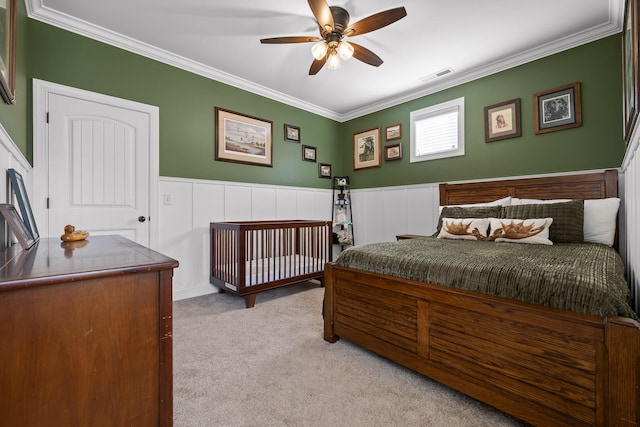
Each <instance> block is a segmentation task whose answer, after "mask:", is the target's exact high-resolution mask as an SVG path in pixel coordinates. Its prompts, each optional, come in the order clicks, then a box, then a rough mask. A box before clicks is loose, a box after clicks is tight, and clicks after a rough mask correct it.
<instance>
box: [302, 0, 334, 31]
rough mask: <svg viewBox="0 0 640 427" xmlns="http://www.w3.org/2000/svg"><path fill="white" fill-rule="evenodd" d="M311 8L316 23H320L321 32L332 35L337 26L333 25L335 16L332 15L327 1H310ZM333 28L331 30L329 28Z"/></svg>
mask: <svg viewBox="0 0 640 427" xmlns="http://www.w3.org/2000/svg"><path fill="white" fill-rule="evenodd" d="M308 1H309V7H310V8H311V12H313V16H315V17H316V21H318V25H319V26H320V29H321V32H322V33H323V34H324V32H328V33H330V32H331V31H333V28H334V27H335V24H334V23H333V14H332V13H331V9H329V5H328V4H327V2H326V0H308ZM327 26H328V27H331V28H327Z"/></svg>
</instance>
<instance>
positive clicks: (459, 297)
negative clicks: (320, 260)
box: [324, 263, 640, 426]
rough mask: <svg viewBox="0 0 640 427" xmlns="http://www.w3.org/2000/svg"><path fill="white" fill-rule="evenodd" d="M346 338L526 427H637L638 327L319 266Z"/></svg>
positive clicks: (333, 334) (333, 319) (332, 314)
mask: <svg viewBox="0 0 640 427" xmlns="http://www.w3.org/2000/svg"><path fill="white" fill-rule="evenodd" d="M325 287H326V290H325V313H324V315H325V325H324V338H325V340H327V341H329V342H335V341H336V340H338V339H339V338H344V339H347V340H349V341H351V342H353V343H355V344H358V345H360V346H362V347H364V348H366V349H368V350H371V351H373V352H375V353H378V354H380V355H382V356H384V357H386V358H389V359H391V360H393V361H395V362H397V363H400V364H402V365H404V366H406V367H408V368H410V369H413V370H415V371H417V372H420V373H422V374H424V375H426V376H428V377H430V378H433V379H434V380H437V381H439V382H442V383H444V384H446V385H448V386H450V387H453V388H455V389H457V390H459V391H461V392H463V393H465V394H467V395H469V396H471V397H473V398H476V399H478V400H480V401H483V402H485V403H487V404H489V405H492V406H494V407H496V408H498V409H500V410H502V411H504V412H507V413H509V414H512V415H514V416H515V417H518V418H520V419H522V420H525V421H527V422H529V423H532V424H534V425H585V426H591V425H597V426H636V425H638V424H639V423H640V391H639V390H638V387H639V386H640V324H639V323H638V322H635V321H633V320H631V319H625V318H617V317H614V318H607V319H602V318H598V317H595V316H588V315H583V314H577V313H571V312H567V311H564V310H557V309H551V308H547V307H542V306H536V305H532V304H526V303H521V302H517V301H512V300H507V299H504V298H498V297H492V296H487V295H483V294H478V293H475V292H469V291H464V290H458V289H452V288H447V287H444V286H439V285H432V284H425V283H421V282H415V281H411V280H406V279H401V278H396V277H391V276H385V275H382V274H378V273H371V272H366V271H361V270H354V269H349V268H344V267H339V266H336V265H334V264H331V263H328V264H327V265H326V266H325Z"/></svg>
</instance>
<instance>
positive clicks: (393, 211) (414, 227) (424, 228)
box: [351, 184, 440, 245]
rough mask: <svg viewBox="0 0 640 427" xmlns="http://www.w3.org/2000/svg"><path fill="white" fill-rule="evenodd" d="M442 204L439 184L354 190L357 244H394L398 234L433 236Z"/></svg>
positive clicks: (352, 199)
mask: <svg viewBox="0 0 640 427" xmlns="http://www.w3.org/2000/svg"><path fill="white" fill-rule="evenodd" d="M439 202H440V196H439V190H438V184H421V185H409V186H399V187H385V188H373V189H364V190H353V191H352V192H351V203H352V209H353V234H354V236H353V237H354V241H355V244H356V245H363V244H366V243H375V242H391V241H393V240H396V235H398V234H421V235H431V234H433V233H434V232H435V230H436V225H437V223H438V206H439Z"/></svg>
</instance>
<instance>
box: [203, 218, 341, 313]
mask: <svg viewBox="0 0 640 427" xmlns="http://www.w3.org/2000/svg"><path fill="white" fill-rule="evenodd" d="M210 229H211V272H210V273H211V276H210V282H211V283H212V284H213V285H215V286H217V287H218V288H220V291H221V292H230V293H232V294H235V295H238V296H244V297H245V301H246V306H247V308H251V307H253V306H254V304H255V301H256V294H257V293H258V292H261V291H264V290H267V289H273V288H276V287H279V286H284V285H289V284H292V283H297V282H303V281H305V280H309V279H320V281H321V283H322V280H323V275H324V265H325V263H327V262H330V261H331V260H332V256H331V251H332V244H331V238H332V236H331V222H330V221H306V220H287V221H282V220H280V221H239V222H212V223H211V224H210Z"/></svg>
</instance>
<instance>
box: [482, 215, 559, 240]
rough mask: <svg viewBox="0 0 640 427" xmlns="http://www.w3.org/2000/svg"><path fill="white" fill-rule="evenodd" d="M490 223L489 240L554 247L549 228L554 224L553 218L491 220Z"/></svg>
mask: <svg viewBox="0 0 640 427" xmlns="http://www.w3.org/2000/svg"><path fill="white" fill-rule="evenodd" d="M489 221H490V227H491V228H490V231H489V237H487V240H495V241H496V242H514V243H530V244H534V245H553V242H552V241H551V240H549V227H550V226H551V224H552V223H553V218H533V219H513V218H489Z"/></svg>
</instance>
